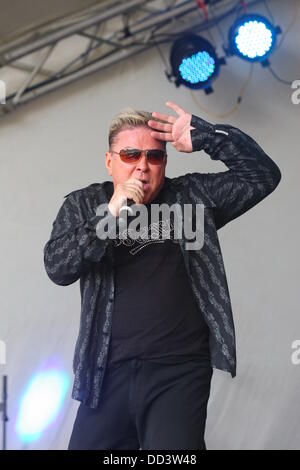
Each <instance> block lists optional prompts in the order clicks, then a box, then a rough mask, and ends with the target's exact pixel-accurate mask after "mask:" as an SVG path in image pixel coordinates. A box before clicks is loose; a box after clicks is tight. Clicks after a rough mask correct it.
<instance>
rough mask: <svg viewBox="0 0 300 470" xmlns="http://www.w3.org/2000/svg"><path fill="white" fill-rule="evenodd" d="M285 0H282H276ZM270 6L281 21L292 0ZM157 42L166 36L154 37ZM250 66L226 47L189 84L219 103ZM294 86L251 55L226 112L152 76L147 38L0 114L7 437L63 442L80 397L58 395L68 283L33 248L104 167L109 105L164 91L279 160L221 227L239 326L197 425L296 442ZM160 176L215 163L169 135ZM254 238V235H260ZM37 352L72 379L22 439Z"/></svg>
mask: <svg viewBox="0 0 300 470" xmlns="http://www.w3.org/2000/svg"><path fill="white" fill-rule="evenodd" d="M279 3H281V5H282V4H283V2H278V5H279ZM284 3H285V7H284V8H283V7H282V8H280V6H279V7H277V9H276V8H275V9H274V13H275V17H276V18H277V20H278V21H279V20H280V24H281V26H282V28H284V27H285V26H286V25H287V24H288V23H289V21H290V19H291V14H292V9H291V8H288V5H289V6H290V5H291V2H284ZM299 32H300V15H298V20H297V24H296V25H295V26H294V28H293V30H292V31H291V33H290V34H289V35H288V36H287V38H286V40H285V42H284V44H283V46H282V48H281V50H280V51H278V52H277V53H276V55H274V56H272V65H273V67H274V69H275V70H276V71H277V72H278V73H279V74H280V75H281V76H283V77H284V78H286V79H290V80H296V79H300V66H299V65H300V59H299V43H300V41H299ZM164 51H165V55H166V54H167V53H168V48H166V49H164ZM248 71H249V65H248V64H247V63H244V62H242V61H239V60H238V59H235V58H232V59H230V60H228V65H227V66H226V67H224V68H222V71H221V77H220V78H219V80H218V81H216V82H215V85H214V89H215V92H214V94H213V95H210V96H209V97H208V96H205V95H204V94H203V93H201V92H197V93H196V97H197V100H198V101H199V102H200V103H201V105H202V106H204V107H206V108H208V109H210V110H212V111H214V112H217V113H223V112H226V111H227V110H228V109H230V108H231V107H232V106H233V104H234V102H235V100H236V98H237V94H238V90H239V89H240V87H241V85H242V83H243V80H244V79H245V78H246V77H247V75H248ZM291 95H292V90H291V89H290V88H289V87H288V86H284V85H281V84H280V83H278V82H276V81H275V80H274V79H273V78H272V76H271V74H270V73H269V72H268V71H267V70H265V69H263V68H262V67H261V66H259V65H258V66H256V67H255V69H254V75H253V77H252V80H251V82H250V85H249V87H248V89H247V91H246V94H245V97H244V100H243V103H242V105H241V106H240V108H239V110H238V112H237V113H235V114H234V115H232V116H231V117H230V118H228V119H227V120H226V119H225V120H222V119H217V118H214V117H212V116H211V115H209V114H208V113H205V112H203V111H202V110H200V109H199V108H198V107H197V106H196V104H195V102H194V101H193V99H192V97H191V94H190V92H189V91H188V90H187V89H183V88H179V89H176V88H175V87H174V86H173V85H172V84H170V83H169V82H168V81H167V80H166V78H165V75H164V70H163V64H162V62H161V60H160V58H159V56H158V54H157V52H155V51H151V52H148V53H147V54H145V55H144V56H137V57H135V58H134V59H131V60H130V61H128V62H126V63H122V64H120V65H118V66H115V67H114V68H112V69H109V70H106V71H104V72H103V71H102V72H99V73H98V74H96V75H93V76H91V77H89V78H86V79H84V80H83V81H81V82H78V83H76V84H73V85H71V86H69V87H67V88H63V89H61V90H59V91H58V92H56V93H54V94H51V95H48V96H47V97H44V98H41V99H39V100H37V101H35V102H33V103H30V104H29V105H27V106H26V107H23V108H20V109H19V110H18V111H17V112H15V113H13V114H11V115H8V116H6V117H5V118H2V119H1V122H0V207H1V225H0V236H1V244H0V257H1V267H0V288H1V296H0V340H2V341H4V342H5V343H6V347H7V363H6V365H5V366H3V365H2V366H1V365H0V375H3V374H4V373H5V374H7V375H8V380H9V417H10V421H9V423H8V448H10V449H21V448H28V449H65V448H66V447H67V444H68V440H69V436H70V432H71V429H72V425H73V421H74V417H75V413H76V410H77V406H78V403H77V402H75V401H73V400H72V399H71V398H70V394H71V387H72V380H73V375H72V368H71V364H72V358H73V349H74V345H75V341H76V338H77V333H78V326H79V312H80V295H79V283H78V282H77V283H75V284H73V285H71V286H68V287H60V286H56V285H55V284H53V283H51V281H50V280H49V279H48V277H47V275H46V273H45V270H44V266H43V247H44V245H45V243H46V241H47V240H48V239H49V236H50V232H51V228H52V222H53V220H54V219H55V217H56V214H57V211H58V209H59V207H60V206H61V204H62V202H63V196H64V195H65V194H67V193H69V192H70V191H72V190H74V189H77V188H81V187H84V186H86V185H88V184H91V183H95V182H100V181H103V180H105V179H109V177H108V176H107V174H106V170H105V166H104V152H105V150H106V149H107V131H108V126H109V123H110V121H111V119H112V117H113V116H114V114H115V113H116V112H117V111H119V110H120V109H121V108H123V107H126V106H133V107H136V108H137V109H146V110H150V111H153V110H157V111H162V112H165V111H168V109H167V108H166V107H165V101H167V100H172V101H175V102H177V103H178V104H179V105H181V106H182V107H183V108H185V109H186V110H188V111H189V112H191V113H193V114H196V115H200V116H202V117H203V118H205V119H207V120H210V121H212V122H226V123H227V122H228V123H230V124H232V125H234V126H237V127H240V128H241V129H242V130H244V131H246V132H247V133H249V134H250V135H251V136H253V137H254V138H255V139H256V140H257V141H258V143H259V144H260V145H261V146H262V147H263V148H264V150H265V151H266V152H267V153H268V154H269V155H270V156H271V158H273V159H274V161H275V162H276V163H277V164H278V165H279V167H280V169H281V171H282V180H281V183H280V185H279V186H278V188H277V189H276V190H275V192H274V193H273V194H271V196H269V197H268V198H267V199H265V200H264V201H262V202H261V203H260V204H259V205H258V206H256V207H255V208H254V209H252V210H251V211H249V212H248V213H246V214H245V215H243V216H242V217H240V218H239V219H236V220H235V221H233V222H231V223H230V224H228V225H227V226H226V227H224V228H223V229H221V230H220V231H219V237H220V242H221V246H222V251H223V257H224V262H225V268H226V273H227V277H228V283H229V289H230V294H231V299H232V304H233V313H234V319H235V326H236V334H237V355H238V369H237V377H236V378H235V379H231V376H230V375H229V374H227V373H223V372H221V371H215V372H214V376H213V382H212V390H211V397H210V401H209V408H208V420H207V431H206V442H207V447H208V448H210V449H300V429H299V421H300V400H299V387H300V365H294V364H293V363H292V361H291V355H292V352H293V350H292V347H291V345H292V342H293V341H294V340H296V339H300V319H299V305H298V304H299V302H298V289H299V261H300V259H299V249H298V240H299V235H300V234H299V229H300V226H299V215H298V214H299V209H298V200H299V170H300V163H299V162H300V158H299V157H300V154H299V138H300V137H299V136H300V105H298V106H296V105H293V104H292V101H291ZM169 155H170V157H169V161H168V165H167V172H166V174H167V176H169V177H173V176H176V175H179V174H183V173H186V172H191V171H199V172H201V171H204V172H205V171H220V170H224V169H225V167H224V165H223V164H222V163H220V162H212V161H211V160H210V158H209V157H208V156H207V155H205V154H204V153H203V152H201V153H195V154H191V155H185V154H178V153H177V152H176V151H175V150H174V149H173V148H171V147H169ZM259 240H260V241H261V243H260V244H259V245H258V241H259ZM48 360H57V361H60V364H61V367H62V368H63V370H65V371H66V372H67V373H68V374H69V376H70V387H69V390H68V393H67V396H66V399H65V402H64V406H63V409H62V412H61V414H60V416H59V417H58V419H57V421H56V422H55V423H54V424H53V425H52V426H51V427H50V428H49V429H48V430H47V431H45V432H44V433H43V434H42V436H41V438H40V439H39V440H37V441H36V442H34V443H32V444H30V445H27V447H24V445H23V444H22V443H21V441H20V439H19V437H18V435H17V433H16V431H15V421H16V417H17V414H18V410H19V401H20V398H21V396H22V393H23V391H24V388H25V387H26V385H27V383H28V381H29V380H30V378H31V377H32V375H33V374H34V373H35V372H36V371H38V370H40V368H42V367H43V366H44V365H45V363H46V362H47V361H48Z"/></svg>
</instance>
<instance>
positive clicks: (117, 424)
mask: <svg viewBox="0 0 300 470" xmlns="http://www.w3.org/2000/svg"><path fill="white" fill-rule="evenodd" d="M212 372H213V371H212V368H211V367H210V366H207V365H201V363H197V362H194V361H189V362H184V363H180V364H160V363H155V362H149V361H145V360H141V359H131V360H128V361H124V362H122V363H121V362H120V363H118V364H114V365H110V366H109V367H108V368H107V369H106V371H105V376H104V380H103V384H102V387H103V388H102V390H101V393H102V401H101V402H100V405H99V407H98V408H97V409H91V408H89V407H87V406H85V405H83V404H82V403H81V404H80V406H79V408H78V411H77V416H76V419H75V423H74V427H73V432H72V435H71V439H70V443H69V447H68V448H69V450H75V449H78V450H79V449H86V450H88V449H97V450H98V449H102V450H124V449H128V450H138V449H142V450H156V449H160V450H164V449H165V450H167V449H173V450H176V449H185V450H189V449H194V450H196V449H200V450H201V449H202V450H205V449H206V446H205V441H204V432H205V423H206V415H207V402H208V399H209V393H210V383H211V377H212Z"/></svg>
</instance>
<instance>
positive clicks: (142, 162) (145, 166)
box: [136, 152, 149, 171]
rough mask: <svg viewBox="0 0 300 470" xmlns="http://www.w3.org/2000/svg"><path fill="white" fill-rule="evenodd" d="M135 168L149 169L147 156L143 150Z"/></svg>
mask: <svg viewBox="0 0 300 470" xmlns="http://www.w3.org/2000/svg"><path fill="white" fill-rule="evenodd" d="M136 169H137V170H140V171H147V170H148V169H149V163H148V158H147V157H146V154H145V153H144V152H143V153H142V156H141V159H140V160H139V161H138V163H137V166H136Z"/></svg>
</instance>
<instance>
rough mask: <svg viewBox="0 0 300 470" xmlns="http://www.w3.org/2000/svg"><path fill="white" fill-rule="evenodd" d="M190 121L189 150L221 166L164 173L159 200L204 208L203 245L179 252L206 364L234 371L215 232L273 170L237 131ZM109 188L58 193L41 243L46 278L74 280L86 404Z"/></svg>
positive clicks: (99, 356) (99, 314)
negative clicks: (201, 326)
mask: <svg viewBox="0 0 300 470" xmlns="http://www.w3.org/2000/svg"><path fill="white" fill-rule="evenodd" d="M191 126H193V127H194V129H192V130H191V139H192V145H193V151H197V150H204V151H205V152H206V153H207V154H208V155H209V156H210V157H211V158H212V159H213V160H221V161H222V162H224V164H225V165H226V166H227V167H228V170H226V171H223V172H218V173H188V174H186V175H183V176H179V177H177V178H172V179H170V178H167V177H166V178H165V182H164V188H165V190H166V191H164V193H165V195H166V201H165V202H166V203H168V204H170V205H171V204H174V203H179V204H181V205H182V206H183V204H185V203H189V204H191V203H192V204H196V203H200V204H201V203H202V204H204V206H205V211H204V212H205V221H204V223H205V225H204V227H205V236H204V245H203V247H202V248H201V249H200V250H186V249H185V241H184V238H183V239H182V240H181V241H180V247H181V250H182V255H183V259H184V262H185V266H186V268H187V272H188V276H189V279H190V282H191V286H192V289H193V291H194V293H195V296H196V299H197V302H198V305H199V309H200V310H201V312H202V313H203V315H204V318H205V320H206V322H207V324H208V326H209V329H210V356H211V365H212V367H214V368H217V369H221V370H224V371H228V372H230V373H231V375H232V377H234V376H235V375H236V349H235V332H234V323H233V318H232V310H231V303H230V297H229V291H228V286H227V280H226V274H225V270H224V264H223V259H222V253H221V249H220V244H219V240H218V235H217V230H218V229H220V228H221V227H223V226H224V225H225V224H227V223H228V222H230V221H231V220H233V219H235V218H236V217H238V216H240V215H241V214H243V213H244V212H246V211H247V210H249V209H250V208H251V207H253V206H255V205H256V204H257V203H259V202H260V201H261V200H262V199H264V198H265V197H266V196H267V195H268V194H270V193H271V192H272V191H273V190H274V189H275V188H276V186H277V185H278V183H279V181H280V179H281V173H280V170H279V168H278V167H277V165H276V164H275V163H274V162H273V161H272V160H271V159H270V158H269V157H268V156H267V155H266V154H265V153H264V151H263V150H262V149H261V148H260V147H259V145H258V144H257V143H256V142H255V141H254V140H253V139H252V138H251V137H249V136H248V135H246V134H245V133H243V132H242V131H240V130H239V129H237V128H235V127H232V126H229V125H212V124H210V123H207V122H206V121H204V120H203V119H201V118H199V117H196V116H194V115H192V120H191ZM112 192H113V184H112V182H110V181H106V182H104V183H102V184H100V183H99V184H98V183H97V184H91V185H90V186H88V187H86V188H83V189H79V190H76V191H73V192H72V193H70V194H68V195H67V196H65V198H66V199H65V201H64V203H63V205H62V207H61V208H60V210H59V213H58V215H57V218H56V220H55V221H54V223H53V229H52V233H51V238H50V240H49V241H48V242H47V244H46V246H45V248H44V263H45V268H46V271H47V274H48V276H49V277H50V279H51V280H52V281H53V282H55V283H56V284H58V285H62V286H65V285H69V284H72V283H73V282H75V281H77V280H78V279H80V291H81V318H80V329H79V335H78V339H77V343H76V347H75V353H74V359H73V368H74V374H75V380H74V385H73V392H72V397H73V398H74V399H76V400H79V401H82V402H83V403H85V404H86V405H88V406H89V407H91V408H96V407H97V406H98V404H99V398H100V393H101V384H102V380H103V377H104V372H105V368H106V364H107V357H108V347H109V340H110V333H111V325H112V313H113V304H114V272H113V246H112V241H111V240H109V238H107V239H106V240H100V239H99V238H98V237H97V235H96V225H97V223H98V221H99V220H100V216H99V215H96V209H97V207H98V206H99V205H100V204H103V203H107V202H108V200H109V199H110V195H111V194H112ZM182 209H183V207H182Z"/></svg>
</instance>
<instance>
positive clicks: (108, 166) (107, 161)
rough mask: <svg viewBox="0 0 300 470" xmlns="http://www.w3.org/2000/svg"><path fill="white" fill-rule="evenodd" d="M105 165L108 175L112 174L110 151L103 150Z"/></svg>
mask: <svg viewBox="0 0 300 470" xmlns="http://www.w3.org/2000/svg"><path fill="white" fill-rule="evenodd" d="M105 166H106V169H107V171H108V174H109V176H111V175H112V154H111V152H105Z"/></svg>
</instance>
